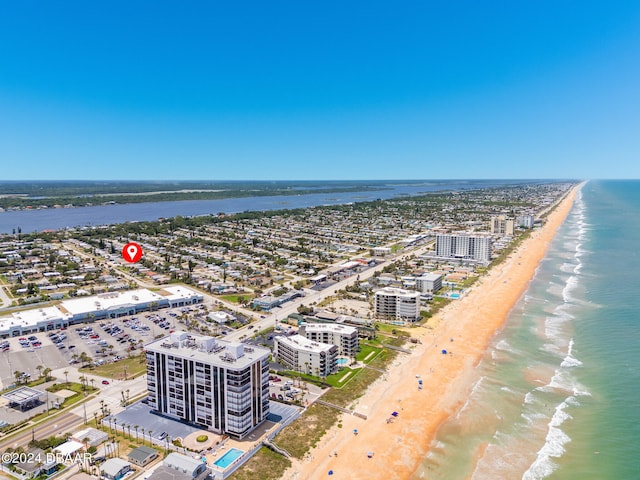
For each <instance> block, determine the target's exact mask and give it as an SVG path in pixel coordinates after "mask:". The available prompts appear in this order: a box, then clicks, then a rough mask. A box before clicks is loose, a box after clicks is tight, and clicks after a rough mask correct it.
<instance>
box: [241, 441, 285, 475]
mask: <svg viewBox="0 0 640 480" xmlns="http://www.w3.org/2000/svg"><path fill="white" fill-rule="evenodd" d="M290 466H291V460H289V459H288V458H285V457H283V456H282V455H280V454H279V453H276V452H274V451H273V450H270V449H268V448H266V447H262V448H261V449H260V450H258V453H256V454H255V455H254V456H253V457H252V458H251V460H249V461H248V462H247V463H245V464H244V465H243V466H242V467H240V468H239V469H238V470H236V471H235V472H234V473H233V475H231V476H230V477H229V478H230V479H232V480H256V479H260V480H278V479H279V478H281V477H282V475H283V474H284V472H285V470H286V469H287V468H289V467H290Z"/></svg>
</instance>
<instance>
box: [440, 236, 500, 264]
mask: <svg viewBox="0 0 640 480" xmlns="http://www.w3.org/2000/svg"><path fill="white" fill-rule="evenodd" d="M435 256H436V257H440V258H442V259H445V260H467V261H473V262H481V263H489V262H490V261H491V237H490V236H488V235H479V234H474V235H472V234H468V233H458V234H439V235H436V253H435Z"/></svg>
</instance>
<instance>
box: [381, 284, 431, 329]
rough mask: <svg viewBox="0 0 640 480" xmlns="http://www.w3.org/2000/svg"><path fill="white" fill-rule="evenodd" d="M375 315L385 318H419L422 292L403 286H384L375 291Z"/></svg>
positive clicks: (410, 319)
mask: <svg viewBox="0 0 640 480" xmlns="http://www.w3.org/2000/svg"><path fill="white" fill-rule="evenodd" d="M375 315H376V317H378V318H384V319H395V320H405V321H410V322H413V321H415V320H418V319H419V318H420V293H419V292H413V291H409V290H403V289H401V288H393V287H385V288H382V289H380V290H378V291H377V292H376V293H375Z"/></svg>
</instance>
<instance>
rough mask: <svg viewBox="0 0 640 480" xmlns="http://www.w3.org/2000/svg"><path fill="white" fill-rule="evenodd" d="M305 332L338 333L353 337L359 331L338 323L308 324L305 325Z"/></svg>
mask: <svg viewBox="0 0 640 480" xmlns="http://www.w3.org/2000/svg"><path fill="white" fill-rule="evenodd" d="M305 331H307V332H337V333H342V334H345V335H353V334H355V333H357V332H358V329H357V328H355V327H351V326H349V325H342V324H336V323H307V324H306V325H305Z"/></svg>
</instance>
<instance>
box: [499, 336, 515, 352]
mask: <svg viewBox="0 0 640 480" xmlns="http://www.w3.org/2000/svg"><path fill="white" fill-rule="evenodd" d="M496 349H497V350H502V351H503V352H510V353H516V351H515V350H514V349H513V348H512V347H511V345H509V342H507V341H506V340H505V339H502V340H500V341H499V342H498V343H497V344H496Z"/></svg>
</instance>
